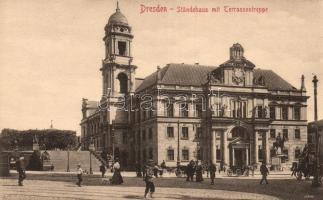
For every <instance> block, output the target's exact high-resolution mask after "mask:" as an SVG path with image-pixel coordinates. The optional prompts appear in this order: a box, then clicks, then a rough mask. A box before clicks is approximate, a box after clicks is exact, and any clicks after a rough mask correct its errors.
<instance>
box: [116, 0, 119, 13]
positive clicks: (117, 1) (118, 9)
mask: <svg viewBox="0 0 323 200" xmlns="http://www.w3.org/2000/svg"><path fill="white" fill-rule="evenodd" d="M116 11H117V12H120V8H119V1H117V9H116Z"/></svg>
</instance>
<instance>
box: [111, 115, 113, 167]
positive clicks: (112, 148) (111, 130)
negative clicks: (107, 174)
mask: <svg viewBox="0 0 323 200" xmlns="http://www.w3.org/2000/svg"><path fill="white" fill-rule="evenodd" d="M111 136H112V162H113V163H114V120H112V128H111Z"/></svg>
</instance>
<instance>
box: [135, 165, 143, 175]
mask: <svg viewBox="0 0 323 200" xmlns="http://www.w3.org/2000/svg"><path fill="white" fill-rule="evenodd" d="M136 174H137V177H142V174H141V165H140V163H138V162H136Z"/></svg>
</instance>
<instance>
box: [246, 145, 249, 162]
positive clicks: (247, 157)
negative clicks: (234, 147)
mask: <svg viewBox="0 0 323 200" xmlns="http://www.w3.org/2000/svg"><path fill="white" fill-rule="evenodd" d="M246 165H249V149H246Z"/></svg>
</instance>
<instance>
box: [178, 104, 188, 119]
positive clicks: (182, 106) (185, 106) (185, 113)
mask: <svg viewBox="0 0 323 200" xmlns="http://www.w3.org/2000/svg"><path fill="white" fill-rule="evenodd" d="M179 106H180V107H179V112H180V116H181V117H188V104H187V103H181V104H180V105H179Z"/></svg>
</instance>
